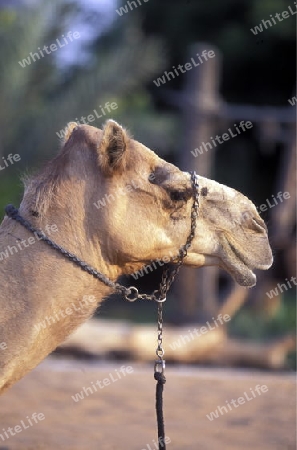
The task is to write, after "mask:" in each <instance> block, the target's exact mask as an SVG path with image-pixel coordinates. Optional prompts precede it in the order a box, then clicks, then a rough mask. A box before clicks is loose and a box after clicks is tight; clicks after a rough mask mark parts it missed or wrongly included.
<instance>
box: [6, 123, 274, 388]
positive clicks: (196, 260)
mask: <svg viewBox="0 0 297 450" xmlns="http://www.w3.org/2000/svg"><path fill="white" fill-rule="evenodd" d="M199 183H200V193H201V195H200V208H199V218H198V221H197V230H196V236H195V239H194V241H193V244H192V246H191V249H190V251H189V254H188V257H187V259H186V260H185V264H188V265H191V266H194V267H200V266H203V265H220V266H221V267H223V268H225V269H226V270H227V271H228V272H229V273H230V274H231V275H232V276H233V277H234V278H235V279H236V280H237V281H238V282H239V283H240V284H242V285H246V286H252V285H253V284H254V283H255V276H254V275H253V273H252V271H251V269H253V268H260V269H267V268H268V267H270V265H271V263H272V255H271V250H270V247H269V243H268V238H267V232H266V227H265V224H264V222H263V221H262V219H261V218H260V217H259V215H258V213H257V211H256V208H255V206H254V205H253V204H252V203H251V202H250V201H249V200H248V199H247V198H246V197H245V196H243V195H242V194H240V193H239V192H236V191H235V190H233V189H230V188H227V187H226V186H223V185H220V184H219V183H216V182H215V181H212V180H208V179H206V178H202V177H199ZM191 192H192V186H191V182H190V176H189V174H188V173H185V172H181V171H180V170H179V169H178V168H176V167H175V166H173V165H172V164H169V163H167V162H166V161H164V160H162V159H160V158H159V157H158V156H157V155H156V154H155V153H154V152H152V151H151V150H149V149H148V148H146V147H145V146H144V145H142V144H140V143H139V142H136V141H135V140H133V139H131V138H130V137H129V135H128V134H127V132H126V131H125V130H124V129H123V128H122V127H121V126H120V125H118V124H117V123H116V122H114V121H108V122H107V124H106V125H105V127H104V129H103V131H102V130H99V129H97V128H94V127H91V126H88V125H81V126H72V125H71V126H70V127H69V129H68V133H67V138H66V140H65V143H64V146H63V148H62V149H61V151H60V153H59V154H58V156H57V157H56V158H55V159H53V160H52V161H51V162H50V163H49V164H48V165H47V166H46V167H45V168H44V169H43V170H41V171H40V173H39V174H38V175H37V176H36V177H34V178H32V179H31V180H29V182H27V185H26V189H25V193H24V198H23V200H22V203H21V206H20V214H21V215H22V216H23V217H24V218H26V219H27V220H29V221H30V222H31V223H32V224H33V225H34V226H35V227H37V228H39V229H41V230H44V231H45V230H46V226H47V225H56V226H57V228H58V232H56V233H55V234H53V235H51V238H52V239H53V240H54V241H55V242H57V243H58V244H60V245H62V246H63V247H64V248H66V249H67V250H69V251H71V252H73V253H75V254H76V255H77V256H78V257H80V258H81V259H83V260H84V261H86V262H88V263H89V264H91V265H93V266H94V267H96V268H97V269H98V270H99V271H101V272H103V273H104V274H105V275H107V276H108V277H110V278H111V279H113V280H116V279H117V278H118V277H119V276H120V275H122V274H128V273H133V272H134V271H135V270H138V269H140V268H141V267H142V266H143V265H145V264H148V263H149V262H150V261H151V260H156V259H162V258H165V257H166V258H168V257H172V256H175V255H177V253H178V250H179V248H180V247H181V245H183V244H184V243H185V242H186V238H187V235H188V233H189V230H190V213H191V205H192V198H191ZM177 194H178V195H177ZM102 199H105V204H106V206H102V205H101V206H100V205H99V204H98V200H102ZM95 204H96V205H97V207H96V206H95ZM30 237H32V235H31V233H29V232H28V231H27V230H26V229H24V228H23V227H22V226H21V225H20V224H18V223H16V222H15V221H13V220H12V219H10V218H7V217H6V218H4V220H3V222H2V225H1V227H0V255H1V252H5V251H6V250H7V249H8V246H16V242H21V241H22V240H25V242H26V241H27V240H28V239H29V238H30ZM0 279H1V292H0V302H1V308H0V322H1V331H0V343H2V342H5V343H6V345H7V349H6V350H1V349H0V369H1V381H0V388H1V389H2V390H4V389H6V388H7V387H9V386H10V385H12V384H13V383H14V382H16V381H17V380H19V379H20V378H21V377H22V376H24V375H25V374H26V373H27V372H28V371H30V370H31V369H32V368H34V367H35V366H36V365H37V364H38V363H39V362H40V361H41V360H42V359H43V358H45V357H46V356H47V355H48V354H49V353H50V352H51V351H53V350H54V349H55V348H56V347H57V345H59V344H60V343H61V342H62V341H63V340H64V339H65V338H66V336H67V335H69V334H70V333H71V332H72V331H73V330H74V329H75V328H76V327H77V326H79V325H80V324H81V323H82V322H83V321H85V320H86V319H87V318H88V317H89V316H91V315H92V314H93V312H94V310H95V309H96V307H97V305H99V304H100V302H101V301H102V299H103V298H104V297H105V296H107V295H109V294H110V293H111V290H110V289H109V288H107V287H106V286H105V285H103V284H102V283H100V282H99V281H97V280H95V279H94V278H93V277H91V276H90V275H88V274H86V273H85V272H83V271H82V270H81V269H79V268H78V267H76V266H74V265H73V264H72V263H71V262H69V261H68V260H65V259H64V258H63V256H62V255H60V254H58V253H56V252H55V251H54V250H52V249H50V248H49V247H48V246H47V245H46V244H44V243H43V242H40V241H37V242H35V243H34V244H33V245H30V246H27V247H26V248H24V249H22V250H20V251H18V253H17V254H13V255H10V256H9V257H7V258H2V260H0ZM84 295H94V296H96V299H97V301H96V303H90V304H89V305H87V306H86V307H85V308H81V309H80V310H74V307H73V305H76V306H77V305H78V304H79V301H81V300H82V298H83V296H84ZM67 308H72V313H71V314H66V315H65V314H64V316H65V317H62V318H59V320H57V321H56V322H55V323H51V324H50V325H47V326H46V328H41V329H40V330H39V331H38V329H37V328H36V325H38V324H39V323H40V322H42V321H44V320H45V318H46V317H49V316H51V317H55V314H59V312H60V311H63V312H64V313H65V311H66V310H67ZM59 317H60V315H59Z"/></svg>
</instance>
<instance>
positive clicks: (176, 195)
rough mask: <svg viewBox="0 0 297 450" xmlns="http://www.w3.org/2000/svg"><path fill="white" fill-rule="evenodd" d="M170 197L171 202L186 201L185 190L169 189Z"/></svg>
mask: <svg viewBox="0 0 297 450" xmlns="http://www.w3.org/2000/svg"><path fill="white" fill-rule="evenodd" d="M170 198H171V200H172V201H173V202H179V201H186V200H187V199H188V196H187V193H186V192H185V191H171V192H170Z"/></svg>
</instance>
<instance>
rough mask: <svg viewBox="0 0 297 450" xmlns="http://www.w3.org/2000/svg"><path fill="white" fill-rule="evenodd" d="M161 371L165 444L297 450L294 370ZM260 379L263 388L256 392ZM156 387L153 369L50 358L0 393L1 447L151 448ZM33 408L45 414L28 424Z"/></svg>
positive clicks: (205, 449) (200, 449) (206, 449)
mask: <svg viewBox="0 0 297 450" xmlns="http://www.w3.org/2000/svg"><path fill="white" fill-rule="evenodd" d="M123 365H124V366H125V369H122V372H121V371H120V368H121V367H122V366H123ZM128 366H131V367H132V370H133V371H131V369H127V367H128ZM126 369H127V370H126ZM128 370H130V372H131V373H128ZM123 373H124V374H125V375H124V374H123ZM166 376H167V383H166V385H165V396H164V401H165V423H166V434H167V437H168V439H170V443H168V444H167V449H168V450H194V449H195V450H196V449H197V450H215V449H220V450H248V449H249V450H250V449H251V450H295V448H296V442H295V419H296V417H295V410H296V402H295V376H294V375H293V374H269V373H263V372H251V371H241V370H230V369H227V370H224V369H208V368H207V369H206V368H193V367H190V368H189V367H169V368H168V369H167V370H166ZM106 378H107V379H109V381H106V380H105V382H104V383H105V385H104V383H103V380H104V379H106ZM96 381H99V382H100V383H97V385H96V384H94V383H96ZM92 383H93V384H92ZM258 384H259V385H260V386H263V385H266V386H267V389H268V390H267V391H266V392H264V393H263V392H261V391H260V395H258V394H257V393H256V390H255V387H256V385H258ZM99 385H100V386H101V387H100V388H99V387H97V388H96V386H99ZM94 386H95V387H94ZM83 387H85V388H87V387H89V388H90V389H89V390H87V393H88V396H87V395H86V394H85V393H84V391H83ZM95 389H97V392H96V391H95ZM251 389H252V391H253V392H254V396H253V393H252V391H251ZM154 390H155V381H154V379H153V374H152V367H148V366H143V365H138V364H135V363H134V362H131V363H126V362H125V363H118V364H114V363H112V364H107V363H105V364H103V363H96V364H92V363H90V362H82V361H80V362H76V361H67V360H61V359H58V360H56V359H53V358H48V359H47V360H46V361H44V362H43V363H42V364H40V366H39V367H37V368H36V369H35V370H34V371H33V372H31V373H30V374H29V375H27V376H26V377H25V378H23V379H22V380H21V381H20V382H18V383H17V384H16V385H14V386H13V387H12V388H11V389H10V390H9V391H7V393H5V394H4V395H3V396H2V397H1V401H0V418H1V424H0V450H4V449H5V450H19V449H20V450H21V449H22V450H54V449H57V450H60V449H61V450H62V449H63V450H155V449H156V445H155V442H156V423H155V412H154V395H155V392H154ZM264 390H266V389H265V388H264ZM81 391H82V392H83V393H84V394H83V395H84V398H83V399H81V400H78V401H77V402H75V401H74V400H73V399H72V396H75V394H76V393H79V392H81ZM244 393H246V394H244ZM81 395H82V394H81ZM244 396H245V397H244ZM239 397H244V398H246V400H245V402H244V403H243V401H242V400H240V402H241V403H242V404H239V403H238V402H237V403H236V404H237V407H235V406H234V404H231V403H230V402H231V401H232V399H235V400H237V399H238V398H239ZM248 398H249V400H248ZM227 404H229V405H230V407H229V410H228V412H224V410H221V411H222V413H223V414H221V413H219V412H217V415H218V417H217V418H215V419H213V420H212V421H210V420H209V419H208V418H207V416H206V415H207V414H208V415H209V414H210V413H211V411H215V410H216V409H217V407H218V406H224V405H227ZM232 405H233V406H232ZM230 408H232V409H230ZM34 412H36V413H42V414H44V420H42V421H40V420H39V421H38V419H36V420H37V423H35V422H33V419H31V416H32V414H33V413H34ZM27 416H28V418H29V419H30V420H31V423H32V426H31V425H29V423H30V422H29V421H28V418H27ZM40 417H42V416H40ZM21 421H23V424H24V425H25V426H24V425H22V422H21ZM16 425H19V428H18V429H17V430H18V432H14V434H15V435H14V436H11V435H10V434H9V433H10V432H9V431H8V427H11V429H12V430H14V427H15V426H16ZM25 427H27V428H25ZM1 430H2V431H1ZM20 430H21V431H20ZM4 432H6V435H5V434H4ZM1 433H2V436H3V437H4V441H3V438H1Z"/></svg>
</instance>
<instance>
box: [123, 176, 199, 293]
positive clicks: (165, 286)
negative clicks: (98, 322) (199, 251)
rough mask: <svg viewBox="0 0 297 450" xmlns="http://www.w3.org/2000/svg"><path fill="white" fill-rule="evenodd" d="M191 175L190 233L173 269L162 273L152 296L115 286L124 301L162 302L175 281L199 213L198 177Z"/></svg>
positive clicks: (174, 261) (134, 288) (193, 234)
mask: <svg viewBox="0 0 297 450" xmlns="http://www.w3.org/2000/svg"><path fill="white" fill-rule="evenodd" d="M190 174H191V181H192V186H193V190H194V192H193V204H192V209H191V231H190V234H189V236H188V237H187V240H186V243H185V245H183V246H182V247H181V248H180V249H179V253H178V256H177V257H176V258H173V260H172V262H173V264H174V267H173V268H172V267H169V266H167V267H166V268H165V269H164V271H163V273H162V278H161V282H160V286H159V289H157V290H155V291H154V292H153V293H152V294H139V292H138V289H137V288H136V287H134V286H130V287H129V288H126V287H124V286H121V285H117V287H116V290H117V291H118V292H120V293H121V294H122V295H123V296H124V297H125V299H126V300H128V301H129V302H135V301H136V300H138V299H141V300H154V301H156V302H164V301H165V300H166V295H167V292H168V291H169V289H170V286H171V285H172V283H173V282H174V280H175V277H176V275H177V274H178V272H179V270H180V268H181V266H182V264H183V260H184V259H185V257H186V256H187V254H188V249H189V248H190V246H191V243H192V241H193V239H194V236H195V230H196V226H197V217H198V213H199V181H198V176H197V174H196V172H194V171H193V172H190Z"/></svg>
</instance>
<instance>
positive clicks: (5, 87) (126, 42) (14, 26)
mask: <svg viewBox="0 0 297 450" xmlns="http://www.w3.org/2000/svg"><path fill="white" fill-rule="evenodd" d="M80 14H82V12H81V11H79V10H77V7H76V6H75V4H74V3H73V2H72V1H55V2H46V1H45V0H42V1H41V2H39V3H38V4H37V6H35V7H34V8H33V7H32V8H22V9H19V10H13V9H0V25H1V28H0V66H1V71H0V83H1V91H0V123H1V141H0V156H2V155H3V156H6V155H7V154H9V153H10V152H11V153H16V152H18V153H19V154H21V157H22V160H21V163H18V167H19V170H21V168H23V167H24V166H35V167H36V166H39V164H40V163H42V162H43V161H44V160H45V159H48V158H51V157H52V156H54V154H55V153H56V151H57V149H58V146H59V143H58V136H57V133H59V132H60V131H61V130H63V129H64V127H65V126H66V124H67V122H69V121H73V120H76V118H77V119H78V121H79V122H80V123H82V121H81V117H82V116H84V117H86V116H88V115H89V114H92V113H93V110H94V109H96V110H97V111H98V112H99V114H100V105H102V106H103V107H104V104H105V102H106V101H108V102H110V103H111V102H116V103H117V104H118V109H117V110H115V111H111V113H107V114H106V116H103V117H102V118H101V119H96V121H95V122H94V123H92V125H94V126H97V127H101V126H102V124H103V122H104V121H105V120H106V119H107V118H115V119H117V120H118V121H119V122H122V123H124V124H125V125H126V126H127V127H128V128H131V129H133V130H136V129H137V130H138V131H137V133H138V134H137V138H138V139H139V140H140V141H145V142H146V144H147V145H148V146H151V147H155V148H158V144H159V143H160V142H161V143H162V145H161V151H162V150H163V151H164V152H165V151H166V150H167V149H168V148H170V146H171V145H172V143H173V140H174V136H175V135H176V126H175V122H174V120H173V117H172V115H169V114H167V115H164V117H161V118H160V117H158V119H157V115H156V112H155V110H154V107H153V104H152V101H151V98H150V95H149V94H148V93H147V91H146V90H145V88H144V86H145V84H146V83H147V82H148V81H149V80H151V78H152V77H154V76H156V74H157V73H158V72H159V71H161V70H163V69H164V68H165V64H166V59H165V56H164V54H163V52H162V46H161V45H160V42H159V40H157V39H155V38H146V37H145V36H144V35H143V33H142V32H141V28H140V22H139V21H138V20H136V18H135V19H134V20H133V18H132V17H130V18H128V21H127V19H124V20H121V21H118V22H116V23H115V24H114V26H113V28H112V29H110V30H109V31H108V32H106V33H105V35H103V36H102V35H101V37H100V38H98V39H97V40H95V41H94V42H93V43H92V44H90V45H89V46H88V47H87V48H85V49H84V50H85V51H84V57H85V55H89V59H87V62H85V61H86V60H85V59H84V64H80V62H78V64H77V65H75V66H71V67H60V66H59V64H57V60H56V56H55V53H53V52H52V53H51V54H49V55H45V57H43V58H40V59H39V60H37V61H36V62H31V64H30V65H27V66H25V67H21V65H20V64H19V63H18V61H22V60H23V59H24V58H26V57H28V55H29V54H30V52H37V51H38V50H37V49H38V48H43V46H44V45H49V44H50V43H54V42H55V41H56V39H57V38H59V37H61V35H62V34H63V33H64V32H67V31H68V30H69V28H68V27H69V21H70V19H71V18H73V17H76V18H78V19H79V15H80ZM105 112H107V111H105ZM158 150H159V148H158ZM9 174H11V176H13V179H12V181H11V182H10V181H9V179H8V176H9ZM0 178H1V182H0V184H1V187H2V189H1V197H0V204H4V203H6V202H7V199H8V198H10V197H11V198H12V199H14V200H15V199H16V196H15V189H14V188H13V186H14V183H15V181H14V175H13V171H12V169H11V168H7V169H5V178H4V179H3V175H2V173H1V175H0Z"/></svg>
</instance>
